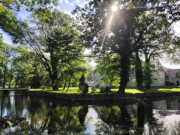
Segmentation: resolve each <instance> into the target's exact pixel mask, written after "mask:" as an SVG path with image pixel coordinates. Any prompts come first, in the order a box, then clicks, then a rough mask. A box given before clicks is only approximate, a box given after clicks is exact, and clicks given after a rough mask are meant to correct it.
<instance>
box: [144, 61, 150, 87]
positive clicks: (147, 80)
mask: <svg viewBox="0 0 180 135" xmlns="http://www.w3.org/2000/svg"><path fill="white" fill-rule="evenodd" d="M150 66H151V65H150V59H148V58H146V59H145V71H144V80H145V88H146V89H150V88H151V83H152V78H151V68H150Z"/></svg>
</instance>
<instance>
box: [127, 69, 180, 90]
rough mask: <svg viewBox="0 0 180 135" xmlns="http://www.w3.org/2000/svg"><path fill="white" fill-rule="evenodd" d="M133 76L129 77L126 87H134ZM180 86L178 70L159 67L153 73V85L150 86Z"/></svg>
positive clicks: (179, 70)
mask: <svg viewBox="0 0 180 135" xmlns="http://www.w3.org/2000/svg"><path fill="white" fill-rule="evenodd" d="M134 78H135V76H134V75H133V74H131V75H130V77H129V82H128V84H127V86H129V87H135V81H134ZM179 85H180V69H171V68H166V67H160V68H159V69H157V70H156V72H154V73H153V83H152V85H151V86H179Z"/></svg>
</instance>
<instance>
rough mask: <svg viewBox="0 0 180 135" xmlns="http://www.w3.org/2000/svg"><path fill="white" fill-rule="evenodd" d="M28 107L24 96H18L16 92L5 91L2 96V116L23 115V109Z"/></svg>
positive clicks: (0, 100)
mask: <svg viewBox="0 0 180 135" xmlns="http://www.w3.org/2000/svg"><path fill="white" fill-rule="evenodd" d="M25 107H26V104H25V99H24V97H23V96H18V94H17V93H16V92H11V91H3V92H1V97H0V117H3V116H6V115H11V114H14V115H18V116H22V113H23V109H24V108H25Z"/></svg>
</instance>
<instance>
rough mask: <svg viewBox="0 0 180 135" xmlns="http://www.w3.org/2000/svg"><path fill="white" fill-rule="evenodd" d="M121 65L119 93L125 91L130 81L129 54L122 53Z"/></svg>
mask: <svg viewBox="0 0 180 135" xmlns="http://www.w3.org/2000/svg"><path fill="white" fill-rule="evenodd" d="M120 67H121V71H120V77H121V81H120V86H119V91H118V92H119V93H125V88H126V85H127V83H128V81H129V67H130V61H129V55H128V54H126V55H125V54H124V55H121V61H120Z"/></svg>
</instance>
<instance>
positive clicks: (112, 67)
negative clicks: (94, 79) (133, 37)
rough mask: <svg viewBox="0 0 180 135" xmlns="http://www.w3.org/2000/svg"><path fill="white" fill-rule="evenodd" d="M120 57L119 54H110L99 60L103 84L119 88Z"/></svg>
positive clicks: (99, 71)
mask: <svg viewBox="0 0 180 135" xmlns="http://www.w3.org/2000/svg"><path fill="white" fill-rule="evenodd" d="M119 64H120V57H119V56H118V55H117V54H108V55H106V56H104V57H102V58H100V59H99V60H98V65H97V70H98V73H99V75H100V77H101V82H103V83H105V84H109V85H110V86H116V87H118V86H119V80H120V77H119V74H120V68H119Z"/></svg>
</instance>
